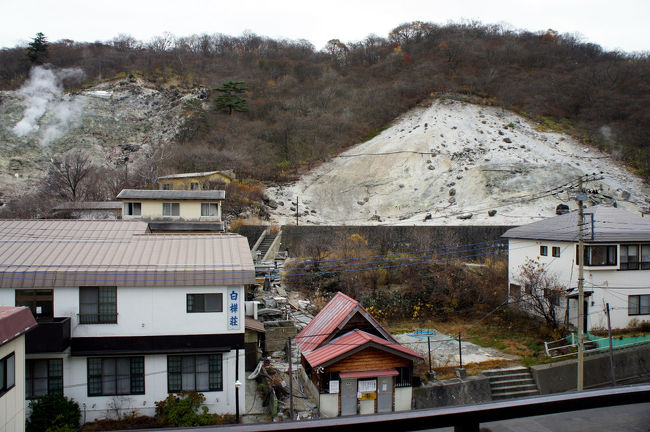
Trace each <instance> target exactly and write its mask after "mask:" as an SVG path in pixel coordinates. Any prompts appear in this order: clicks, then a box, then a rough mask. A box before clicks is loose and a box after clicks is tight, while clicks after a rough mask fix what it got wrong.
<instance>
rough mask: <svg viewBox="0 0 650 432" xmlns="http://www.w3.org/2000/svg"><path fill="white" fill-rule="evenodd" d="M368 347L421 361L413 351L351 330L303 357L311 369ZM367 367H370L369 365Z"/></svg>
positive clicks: (368, 334)
mask: <svg viewBox="0 0 650 432" xmlns="http://www.w3.org/2000/svg"><path fill="white" fill-rule="evenodd" d="M370 346H372V347H375V348H379V349H381V350H383V351H389V352H392V353H393V354H396V355H398V356H400V357H409V358H411V359H412V360H415V359H422V356H420V355H419V354H417V353H416V352H415V351H413V350H411V349H409V348H406V347H405V346H402V345H400V344H399V343H398V342H394V341H387V340H386V339H382V338H380V337H377V336H375V335H371V334H370V333H366V332H364V331H361V330H352V331H351V332H348V333H346V334H344V335H343V336H340V337H338V338H336V339H334V340H332V341H330V342H329V343H328V344H327V345H325V346H323V347H321V348H318V349H316V350H314V351H311V352H309V353H307V354H303V355H304V356H305V360H307V362H308V363H309V364H310V365H311V367H317V366H321V365H325V364H326V363H331V361H332V360H335V359H340V358H343V357H347V355H351V354H353V353H354V352H357V351H360V349H359V348H361V349H363V348H367V347H370ZM368 366H370V367H371V365H368Z"/></svg>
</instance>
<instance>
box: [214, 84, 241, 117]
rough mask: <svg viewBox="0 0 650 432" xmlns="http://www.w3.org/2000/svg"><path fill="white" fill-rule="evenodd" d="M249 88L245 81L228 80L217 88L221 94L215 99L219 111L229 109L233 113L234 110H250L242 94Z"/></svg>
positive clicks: (229, 112)
mask: <svg viewBox="0 0 650 432" xmlns="http://www.w3.org/2000/svg"><path fill="white" fill-rule="evenodd" d="M246 90H248V88H247V87H246V86H245V85H244V82H243V81H227V82H225V83H223V84H222V85H221V87H219V88H216V89H215V91H218V92H220V93H221V94H220V95H219V96H217V97H216V98H215V100H214V102H215V105H216V109H217V111H221V110H228V114H230V115H232V112H233V111H239V112H245V111H248V107H247V106H246V103H247V101H246V98H245V97H243V96H242V94H243V93H244V92H245V91H246Z"/></svg>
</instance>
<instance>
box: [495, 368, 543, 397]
mask: <svg viewBox="0 0 650 432" xmlns="http://www.w3.org/2000/svg"><path fill="white" fill-rule="evenodd" d="M483 375H486V376H487V377H488V378H489V379H490V390H491V391H492V400H500V399H514V398H520V397H525V396H534V395H538V394H539V390H538V389H537V384H535V381H534V380H533V376H532V375H531V373H530V370H529V369H528V368H525V367H516V368H509V369H492V370H487V371H483Z"/></svg>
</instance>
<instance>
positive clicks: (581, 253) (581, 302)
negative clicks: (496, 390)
mask: <svg viewBox="0 0 650 432" xmlns="http://www.w3.org/2000/svg"><path fill="white" fill-rule="evenodd" d="M577 198H578V391H582V390H584V381H583V380H584V351H585V345H584V331H585V329H584V325H585V322H584V318H585V291H584V280H585V279H584V269H583V266H584V262H583V261H584V258H585V245H584V240H583V238H582V237H583V231H582V229H583V224H584V213H583V205H582V203H583V201H584V199H585V194H584V191H583V188H582V177H580V178H579V179H578V196H577Z"/></svg>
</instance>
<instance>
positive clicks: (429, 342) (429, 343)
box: [427, 336, 432, 373]
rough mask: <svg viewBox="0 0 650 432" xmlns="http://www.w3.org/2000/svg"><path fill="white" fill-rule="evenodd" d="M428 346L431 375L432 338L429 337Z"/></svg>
mask: <svg viewBox="0 0 650 432" xmlns="http://www.w3.org/2000/svg"><path fill="white" fill-rule="evenodd" d="M427 345H428V346H429V373H431V371H432V368H431V336H427Z"/></svg>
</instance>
